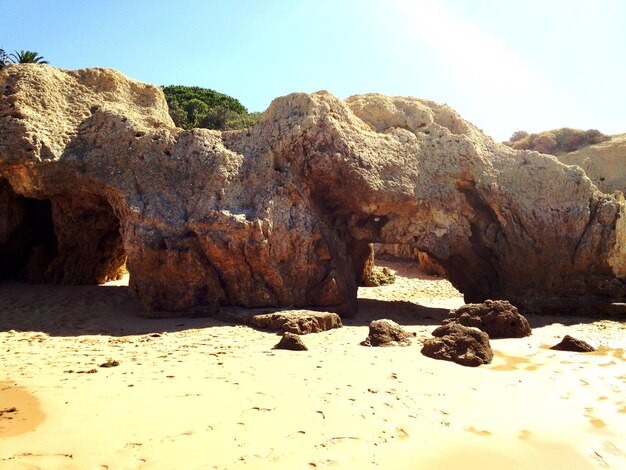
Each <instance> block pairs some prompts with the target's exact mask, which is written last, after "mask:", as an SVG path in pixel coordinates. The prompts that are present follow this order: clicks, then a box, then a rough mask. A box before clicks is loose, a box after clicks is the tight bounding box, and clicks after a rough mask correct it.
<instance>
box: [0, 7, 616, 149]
mask: <svg viewBox="0 0 626 470" xmlns="http://www.w3.org/2000/svg"><path fill="white" fill-rule="evenodd" d="M0 11H1V12H2V18H3V21H2V29H1V30H0V47H1V48H4V49H6V50H8V51H13V50H16V49H26V50H35V51H38V52H39V53H40V54H42V55H43V56H44V57H45V58H46V59H47V60H49V61H50V63H51V64H52V65H55V66H57V67H60V68H66V69H76V68H84V67H111V68H115V69H118V70H120V71H122V72H123V73H125V74H127V75H129V76H130V77H133V78H136V79H138V80H142V81H146V82H150V83H155V84H159V85H169V84H181V85H198V86H203V87H207V88H212V89H214V90H217V91H220V92H223V93H227V94H229V95H231V96H234V97H236V98H238V99H239V100H240V101H241V102H242V103H243V104H244V105H245V106H246V107H247V108H248V109H249V110H250V111H263V110H264V109H266V108H267V106H268V105H269V103H270V102H271V100H272V99H273V98H275V97H277V96H281V95H285V94H287V93H290V92H294V91H306V92H313V91H317V90H321V89H326V90H329V91H330V92H332V93H334V94H335V95H337V96H339V97H341V98H347V97H348V96H350V95H352V94H357V93H366V92H380V93H384V94H389V95H408V96H417V97H420V98H427V99H432V100H435V101H438V102H442V103H447V104H449V105H450V106H452V107H453V108H455V109H456V110H457V111H459V112H460V113H461V115H462V116H463V117H465V118H466V119H468V120H470V121H471V122H473V123H474V124H475V125H477V126H478V127H479V128H481V129H483V130H484V131H485V132H486V133H487V134H489V135H491V136H493V137H494V138H496V139H498V140H504V139H506V138H508V137H509V136H510V135H511V134H512V133H513V132H514V131H516V130H522V129H523V130H527V131H531V132H532V131H540V130H546V129H551V128H557V127H578V128H585V129H587V128H597V129H599V130H601V131H603V132H605V133H611V134H613V133H623V132H626V90H625V88H626V61H625V60H624V57H625V56H624V50H625V49H626V28H625V27H624V25H626V1H623V0H542V1H539V0H524V1H517V0H413V1H411V0H386V1H382V0H380V1H379V0H334V1H333V0H317V1H313V0H301V1H298V0H275V1H270V0H265V1H262V0H257V1H253V0H230V1H226V0H225V1H212V0H206V1H199V0H196V1H192V0H177V1H174V0H171V1H165V0H150V1H147V0H145V1H139V0H108V1H99V0H83V1H79V0H74V1H70V0H55V1H52V0H50V1H43V0H32V1H29V0H20V1H18V0H0Z"/></svg>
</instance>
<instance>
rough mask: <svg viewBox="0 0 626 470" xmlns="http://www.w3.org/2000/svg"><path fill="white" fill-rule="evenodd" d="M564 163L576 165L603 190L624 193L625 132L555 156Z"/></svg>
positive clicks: (625, 163) (625, 189)
mask: <svg viewBox="0 0 626 470" xmlns="http://www.w3.org/2000/svg"><path fill="white" fill-rule="evenodd" d="M557 158H558V159H559V161H560V162H562V163H565V164H566V165H578V166H579V167H581V168H582V169H583V170H585V173H586V175H587V176H588V177H589V178H590V179H591V180H592V181H593V183H594V184H595V185H596V186H597V187H598V188H599V189H600V190H601V191H603V192H605V193H607V194H611V193H612V192H613V191H621V192H622V193H626V134H622V135H617V136H613V137H612V138H611V140H607V141H605V142H602V143H599V144H595V145H590V146H589V147H584V148H582V149H580V150H577V151H575V152H570V153H566V154H563V155H559V156H558V157H557Z"/></svg>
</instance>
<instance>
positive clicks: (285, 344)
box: [274, 332, 309, 351]
mask: <svg viewBox="0 0 626 470" xmlns="http://www.w3.org/2000/svg"><path fill="white" fill-rule="evenodd" d="M274 349H288V350H289V351H308V350H309V348H307V347H306V345H305V344H304V343H303V342H302V340H301V339H300V336H298V335H296V334H294V333H289V332H285V333H283V337H282V338H281V339H280V341H279V342H278V344H277V345H276V346H274Z"/></svg>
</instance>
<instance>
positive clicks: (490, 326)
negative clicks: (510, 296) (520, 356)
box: [443, 300, 532, 338]
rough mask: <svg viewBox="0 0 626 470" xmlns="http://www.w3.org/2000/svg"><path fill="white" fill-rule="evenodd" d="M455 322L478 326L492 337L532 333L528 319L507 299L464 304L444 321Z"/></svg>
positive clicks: (518, 336) (517, 336) (521, 335)
mask: <svg viewBox="0 0 626 470" xmlns="http://www.w3.org/2000/svg"><path fill="white" fill-rule="evenodd" d="M453 323H457V324H459V325H463V326H472V327H474V328H478V329H479V330H482V331H484V332H485V333H487V334H488V335H489V337H490V338H523V337H524V336H530V335H531V334H532V330H531V328H530V325H529V324H528V320H526V318H525V317H524V316H523V315H521V314H520V313H519V311H518V310H517V307H515V306H514V305H512V304H511V303H510V302H508V301H506V300H485V302H483V303H480V304H466V305H463V306H462V307H460V308H458V309H456V310H452V311H451V312H450V318H447V319H445V320H444V321H443V324H444V325H448V324H453Z"/></svg>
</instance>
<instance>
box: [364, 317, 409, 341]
mask: <svg viewBox="0 0 626 470" xmlns="http://www.w3.org/2000/svg"><path fill="white" fill-rule="evenodd" d="M413 338H415V333H411V332H409V331H406V330H405V329H404V328H402V327H401V326H400V325H398V324H397V323H396V322H395V321H393V320H388V319H382V320H374V321H372V322H371V323H370V329H369V335H368V336H367V338H366V339H365V341H363V342H362V343H361V344H362V345H363V346H410V345H411V340H412V339H413Z"/></svg>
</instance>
